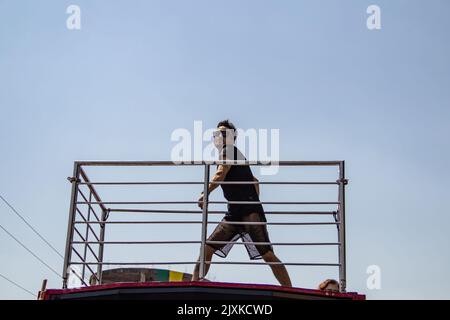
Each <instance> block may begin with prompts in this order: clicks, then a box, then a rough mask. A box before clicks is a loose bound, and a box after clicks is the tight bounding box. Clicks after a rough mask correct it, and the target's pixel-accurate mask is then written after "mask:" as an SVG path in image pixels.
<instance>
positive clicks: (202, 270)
mask: <svg viewBox="0 0 450 320" xmlns="http://www.w3.org/2000/svg"><path fill="white" fill-rule="evenodd" d="M209 166H210V165H209V164H205V174H204V178H205V180H204V186H203V212H202V239H201V247H200V270H199V278H200V279H203V278H204V277H205V246H206V234H207V232H208V197H209V192H208V187H209Z"/></svg>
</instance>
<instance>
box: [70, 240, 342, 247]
mask: <svg viewBox="0 0 450 320" xmlns="http://www.w3.org/2000/svg"><path fill="white" fill-rule="evenodd" d="M85 243H89V244H198V243H201V241H73V242H72V244H85ZM206 243H210V244H228V243H230V242H229V241H206ZM234 244H253V245H274V246H337V245H339V243H337V242H309V243H307V242H246V241H242V242H239V241H236V242H234Z"/></svg>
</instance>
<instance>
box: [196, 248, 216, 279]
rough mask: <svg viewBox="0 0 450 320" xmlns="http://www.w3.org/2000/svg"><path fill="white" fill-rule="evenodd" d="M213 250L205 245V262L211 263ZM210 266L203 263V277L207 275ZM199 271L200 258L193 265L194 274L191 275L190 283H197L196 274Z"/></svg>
mask: <svg viewBox="0 0 450 320" xmlns="http://www.w3.org/2000/svg"><path fill="white" fill-rule="evenodd" d="M214 251H215V249H214V248H213V247H211V246H208V245H205V262H211V258H212V256H213V254H214ZM210 266H211V265H210V264H209V263H205V276H206V274H207V273H208V270H209V267H210ZM199 269H200V257H199V258H198V260H197V263H196V264H195V268H194V273H193V274H192V280H191V281H198V280H199V278H198V273H199Z"/></svg>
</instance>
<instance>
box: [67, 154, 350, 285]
mask: <svg viewBox="0 0 450 320" xmlns="http://www.w3.org/2000/svg"><path fill="white" fill-rule="evenodd" d="M217 164H230V165H242V164H249V165H256V166H262V165H267V164H266V163H261V162H255V163H253V162H246V161H234V162H229V161H210V162H206V161H203V162H190V163H181V164H176V163H173V162H171V161H77V162H75V163H74V170H73V176H72V177H69V178H68V179H69V181H70V182H71V183H72V192H71V200H70V211H69V223H68V230H67V241H66V249H65V257H64V269H63V288H67V283H68V277H69V273H70V268H71V266H74V265H81V267H82V270H81V276H79V275H78V274H77V273H74V275H75V276H77V277H78V278H79V279H80V281H81V282H82V284H83V285H86V286H87V285H89V284H88V283H86V281H85V274H86V273H87V272H89V273H90V274H91V277H94V279H95V281H96V283H99V284H101V283H102V269H103V266H108V265H124V266H126V265H181V264H183V265H186V264H197V263H199V267H200V268H199V277H200V278H204V275H205V265H206V264H241V265H249V264H256V265H258V264H283V265H289V266H330V267H338V268H339V281H340V288H341V291H342V292H345V288H346V252H345V247H346V242H345V185H346V184H347V182H348V181H347V179H345V171H344V161H281V162H278V163H277V165H279V166H281V167H283V166H310V167H322V166H329V167H336V168H337V169H338V171H339V173H338V179H337V180H336V181H331V182H317V181H308V182H299V181H292V182H286V181H279V182H272V181H258V182H256V181H236V182H235V181H233V182H227V181H222V182H214V183H216V184H219V185H220V184H256V183H257V184H259V185H265V184H267V185H336V186H337V188H338V201H326V202H319V201H314V202H304V201H260V202H259V201H257V202H255V201H229V202H227V201H210V200H209V193H208V186H209V184H210V183H211V181H210V167H211V165H217ZM94 166H107V167H124V166H135V167H143V166H203V167H204V175H203V181H199V182H196V181H183V182H181V181H180V182H174V181H172V182H169V181H141V182H136V181H131V182H91V181H90V180H89V178H88V176H87V174H86V172H85V170H84V169H83V168H85V167H94ZM96 185H203V189H204V191H203V192H204V198H203V209H202V210H167V209H136V208H110V207H108V206H109V205H147V204H158V205H174V204H198V202H197V201H102V200H101V198H100V196H99V194H98V192H97V190H96V189H95V186H96ZM82 186H84V188H85V189H87V191H88V193H89V194H88V195H86V194H85V193H84V192H83V191H82V189H81V187H82ZM228 203H230V204H231V203H240V204H276V205H336V210H332V211H297V210H295V211H265V213H266V214H273V215H331V216H332V217H333V218H334V219H333V221H332V222H239V221H233V222H231V221H229V222H222V223H228V224H240V225H261V224H266V225H299V226H311V225H317V226H322V225H336V227H337V242H307V243H305V242H244V241H242V242H235V244H240V245H245V244H253V245H277V246H336V247H337V248H338V262H337V263H304V262H303V263H294V262H285V263H283V262H259V263H257V262H238V261H217V262H213V261H205V246H206V245H207V244H218V243H220V244H226V243H228V242H226V241H207V227H208V225H209V224H218V223H220V221H209V220H208V215H210V214H211V215H219V214H222V215H223V214H225V213H226V212H225V211H214V210H208V205H209V204H228ZM81 205H83V206H87V213H85V212H82V209H81ZM84 208H86V207H84ZM96 209H97V210H99V211H97V210H96ZM117 212H122V213H123V212H126V213H143V212H144V213H172V214H201V215H202V219H201V221H184V220H181V221H108V217H109V215H110V214H113V213H117ZM109 224H110V225H113V224H116V225H120V224H123V225H129V224H141V225H144V224H201V238H200V240H198V241H105V228H106V226H107V225H109ZM79 225H84V226H85V230H84V233H83V232H81V231H80V230H79V228H77V226H79ZM75 234H76V235H77V236H78V238H80V239H81V240H80V241H76V240H74V235H75ZM114 244H128V245H135V244H136V245H138V244H142V245H146V244H152V245H158V244H160V245H169V244H200V258H199V262H198V261H152V262H142V261H138V262H120V261H118V262H105V261H103V255H104V248H105V245H114ZM76 245H81V246H82V248H83V251H82V252H80V251H79V250H78V249H77V248H76ZM73 253H75V255H76V256H77V257H78V259H73ZM88 254H90V255H91V256H92V257H93V259H94V261H87V260H88V259H87V256H88ZM93 268H94V269H96V270H94V269H93Z"/></svg>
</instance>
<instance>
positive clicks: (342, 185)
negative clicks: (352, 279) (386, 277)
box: [338, 161, 347, 292]
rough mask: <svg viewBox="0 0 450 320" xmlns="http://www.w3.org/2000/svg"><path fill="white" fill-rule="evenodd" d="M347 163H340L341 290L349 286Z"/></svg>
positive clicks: (343, 290)
mask: <svg viewBox="0 0 450 320" xmlns="http://www.w3.org/2000/svg"><path fill="white" fill-rule="evenodd" d="M346 184H347V180H346V179H345V163H344V161H341V162H340V164H339V202H340V204H339V214H338V216H339V222H340V225H339V229H338V230H339V237H338V238H339V243H340V245H339V264H340V266H339V280H340V287H341V292H345V290H346V286H347V266H346V251H345V249H346V248H345V185H346Z"/></svg>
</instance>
